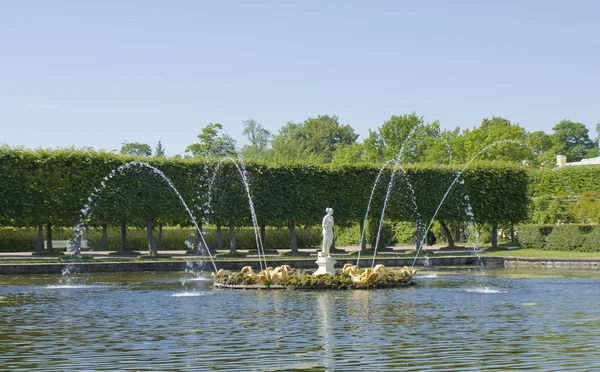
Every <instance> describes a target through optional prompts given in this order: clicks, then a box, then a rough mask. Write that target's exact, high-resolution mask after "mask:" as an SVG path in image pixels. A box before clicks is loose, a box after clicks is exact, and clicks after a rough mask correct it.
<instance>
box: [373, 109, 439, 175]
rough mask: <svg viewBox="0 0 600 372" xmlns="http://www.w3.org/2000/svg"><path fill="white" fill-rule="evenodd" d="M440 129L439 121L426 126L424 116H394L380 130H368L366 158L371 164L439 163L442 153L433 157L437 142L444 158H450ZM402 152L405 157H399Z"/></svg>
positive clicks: (401, 155) (437, 153)
mask: <svg viewBox="0 0 600 372" xmlns="http://www.w3.org/2000/svg"><path fill="white" fill-rule="evenodd" d="M440 136H441V131H440V126H439V123H438V122H437V121H434V122H433V123H431V124H425V122H424V121H423V117H422V116H418V115H417V114H416V113H414V112H413V113H411V114H405V115H401V116H398V115H393V116H392V117H391V118H390V119H389V120H388V121H386V122H385V123H383V125H382V126H381V127H380V128H378V129H377V131H372V130H369V137H368V138H367V139H365V141H364V143H363V145H364V147H365V157H366V158H367V159H369V160H371V161H385V160H392V159H399V160H400V161H401V162H402V163H409V162H420V161H436V162H443V161H442V159H438V158H439V155H440V152H439V151H436V152H435V154H430V150H431V149H432V148H433V147H434V144H435V143H436V142H439V143H438V144H437V145H436V146H437V150H441V153H442V154H443V155H442V158H444V159H447V158H449V157H448V155H447V152H446V150H444V147H445V146H444V145H443V143H442V142H440ZM401 150H402V154H401V153H400V152H401Z"/></svg>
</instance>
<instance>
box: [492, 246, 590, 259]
mask: <svg viewBox="0 0 600 372" xmlns="http://www.w3.org/2000/svg"><path fill="white" fill-rule="evenodd" d="M481 255H482V256H499V257H520V258H566V259H600V252H576V251H549V250H545V249H535V248H515V249H505V248H504V249H503V248H496V249H492V248H487V249H484V250H482V252H481Z"/></svg>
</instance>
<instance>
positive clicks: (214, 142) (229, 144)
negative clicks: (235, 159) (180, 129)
mask: <svg viewBox="0 0 600 372" xmlns="http://www.w3.org/2000/svg"><path fill="white" fill-rule="evenodd" d="M222 130H223V126H222V125H221V124H219V123H215V124H213V123H208V125H207V126H205V127H204V128H202V133H200V134H199V135H198V139H200V142H199V143H194V144H191V145H189V146H188V147H187V148H186V149H185V152H190V153H191V154H192V155H193V156H203V157H216V158H224V157H228V156H235V155H236V152H235V140H234V139H233V138H232V137H231V136H230V135H229V134H227V133H222V132H221V131H222Z"/></svg>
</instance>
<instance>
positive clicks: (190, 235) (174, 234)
mask: <svg viewBox="0 0 600 372" xmlns="http://www.w3.org/2000/svg"><path fill="white" fill-rule="evenodd" d="M203 231H204V233H205V235H204V239H205V240H206V244H208V246H209V248H210V249H211V250H214V249H216V248H217V237H216V230H215V229H214V228H207V229H204V230H203ZM107 232H108V246H107V250H110V251H118V250H119V249H120V244H121V231H120V230H119V229H113V228H109V229H108V231H107ZM265 232H266V237H267V238H266V240H265V241H264V244H265V249H267V250H273V249H285V248H289V245H290V239H289V233H288V231H287V229H282V228H267V229H266V231H265ZM296 233H297V237H298V246H299V247H300V248H311V247H318V246H319V245H320V244H321V239H322V237H321V229H320V228H310V227H308V228H299V229H297V230H296ZM84 235H85V237H86V238H87V239H88V246H89V247H90V249H91V250H99V249H100V247H101V239H102V232H101V230H99V229H89V230H87V231H86V232H85V234H84ZM36 236H37V229H34V228H12V227H4V228H0V252H29V251H33V250H35V247H36ZM154 236H155V239H158V231H156V230H155V234H154ZM72 238H73V230H72V229H70V228H56V229H54V231H53V239H54V240H69V239H72ZM195 239H196V237H195V229H193V228H163V233H162V242H163V244H162V247H161V248H159V249H162V250H187V249H188V246H187V245H186V241H190V242H194V241H195ZM223 247H224V249H228V247H229V235H228V234H227V233H226V231H224V234H223ZM236 247H237V249H256V240H255V235H254V229H252V228H248V227H242V228H237V229H236ZM127 250H131V251H145V250H148V242H147V239H146V231H144V230H141V229H128V230H127Z"/></svg>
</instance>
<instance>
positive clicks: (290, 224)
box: [288, 220, 298, 254]
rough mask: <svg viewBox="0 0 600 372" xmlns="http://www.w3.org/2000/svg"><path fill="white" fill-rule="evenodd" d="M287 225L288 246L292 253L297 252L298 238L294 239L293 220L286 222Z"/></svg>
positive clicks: (294, 227)
mask: <svg viewBox="0 0 600 372" xmlns="http://www.w3.org/2000/svg"><path fill="white" fill-rule="evenodd" d="M288 227H289V229H290V248H291V249H292V253H294V254H297V253H298V240H297V239H296V225H294V221H293V220H290V221H289V222H288Z"/></svg>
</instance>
